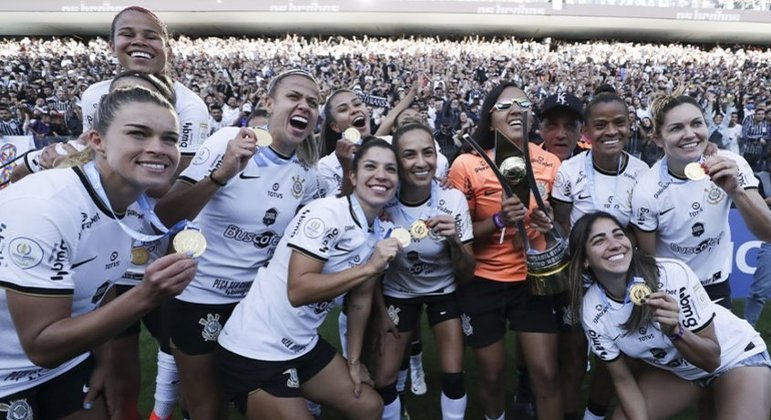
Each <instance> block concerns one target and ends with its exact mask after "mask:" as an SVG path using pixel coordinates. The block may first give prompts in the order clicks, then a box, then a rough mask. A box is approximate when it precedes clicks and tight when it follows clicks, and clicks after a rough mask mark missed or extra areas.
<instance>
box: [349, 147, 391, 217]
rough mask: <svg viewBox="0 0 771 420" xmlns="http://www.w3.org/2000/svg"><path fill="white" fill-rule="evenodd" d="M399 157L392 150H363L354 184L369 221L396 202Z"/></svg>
mask: <svg viewBox="0 0 771 420" xmlns="http://www.w3.org/2000/svg"><path fill="white" fill-rule="evenodd" d="M398 170H399V167H398V164H397V162H396V155H395V154H394V152H393V150H392V149H391V148H389V147H381V146H374V147H368V148H365V147H362V149H360V151H359V153H358V156H357V157H356V162H355V166H354V168H353V173H352V174H351V183H352V184H353V193H354V194H355V195H356V198H357V199H358V200H359V203H360V204H361V207H362V209H363V210H364V212H365V213H366V214H367V217H368V218H374V217H375V216H376V215H377V214H379V213H380V210H382V209H383V207H384V206H385V205H386V204H387V203H388V202H389V201H391V200H392V199H393V198H394V195H395V194H396V188H397V187H398V185H399V174H398Z"/></svg>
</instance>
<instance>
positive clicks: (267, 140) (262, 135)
mask: <svg viewBox="0 0 771 420" xmlns="http://www.w3.org/2000/svg"><path fill="white" fill-rule="evenodd" d="M251 129H252V131H253V132H254V136H255V137H256V138H257V147H268V146H270V145H271V144H273V136H271V135H270V132H269V131H268V130H265V129H262V128H258V127H251Z"/></svg>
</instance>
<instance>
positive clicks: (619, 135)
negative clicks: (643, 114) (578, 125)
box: [584, 101, 629, 157]
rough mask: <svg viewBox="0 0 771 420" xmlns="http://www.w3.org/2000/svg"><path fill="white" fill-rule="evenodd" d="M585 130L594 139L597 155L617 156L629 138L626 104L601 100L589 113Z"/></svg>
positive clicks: (593, 143)
mask: <svg viewBox="0 0 771 420" xmlns="http://www.w3.org/2000/svg"><path fill="white" fill-rule="evenodd" d="M584 132H585V133H586V135H587V136H588V137H589V138H590V139H591V140H592V153H593V154H595V155H596V156H597V157H616V156H619V155H620V154H621V152H623V150H624V143H625V142H626V140H627V139H628V138H629V117H628V116H627V108H626V105H624V104H622V103H621V102H619V101H609V102H600V103H597V104H595V105H594V106H592V108H591V110H590V112H589V114H588V115H587V119H586V125H585V126H584Z"/></svg>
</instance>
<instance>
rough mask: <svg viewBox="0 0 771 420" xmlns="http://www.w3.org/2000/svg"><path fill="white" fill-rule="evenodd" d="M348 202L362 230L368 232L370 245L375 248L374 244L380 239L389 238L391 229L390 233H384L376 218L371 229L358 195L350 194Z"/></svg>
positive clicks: (389, 230)
mask: <svg viewBox="0 0 771 420" xmlns="http://www.w3.org/2000/svg"><path fill="white" fill-rule="evenodd" d="M348 201H349V202H350V203H351V208H352V209H353V215H354V218H355V219H356V221H357V222H359V225H361V227H362V229H363V230H365V231H366V232H367V235H368V242H370V245H371V246H373V247H374V242H375V241H378V240H380V239H385V238H387V237H388V235H389V234H390V233H391V229H388V231H384V229H383V227H382V226H381V224H380V219H379V218H377V217H375V221H374V222H373V223H372V229H371V230H370V229H369V223H368V222H367V215H366V214H364V209H362V208H361V204H359V200H358V199H357V198H356V194H353V193H351V194H349V195H348Z"/></svg>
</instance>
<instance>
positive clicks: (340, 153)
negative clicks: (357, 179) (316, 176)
mask: <svg viewBox="0 0 771 420" xmlns="http://www.w3.org/2000/svg"><path fill="white" fill-rule="evenodd" d="M357 150H359V145H358V144H356V143H354V142H352V141H350V140H346V139H340V140H338V141H337V143H335V155H337V160H339V161H340V163H341V164H347V165H348V166H350V165H351V162H352V161H353V155H354V154H355V153H356V151H357Z"/></svg>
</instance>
